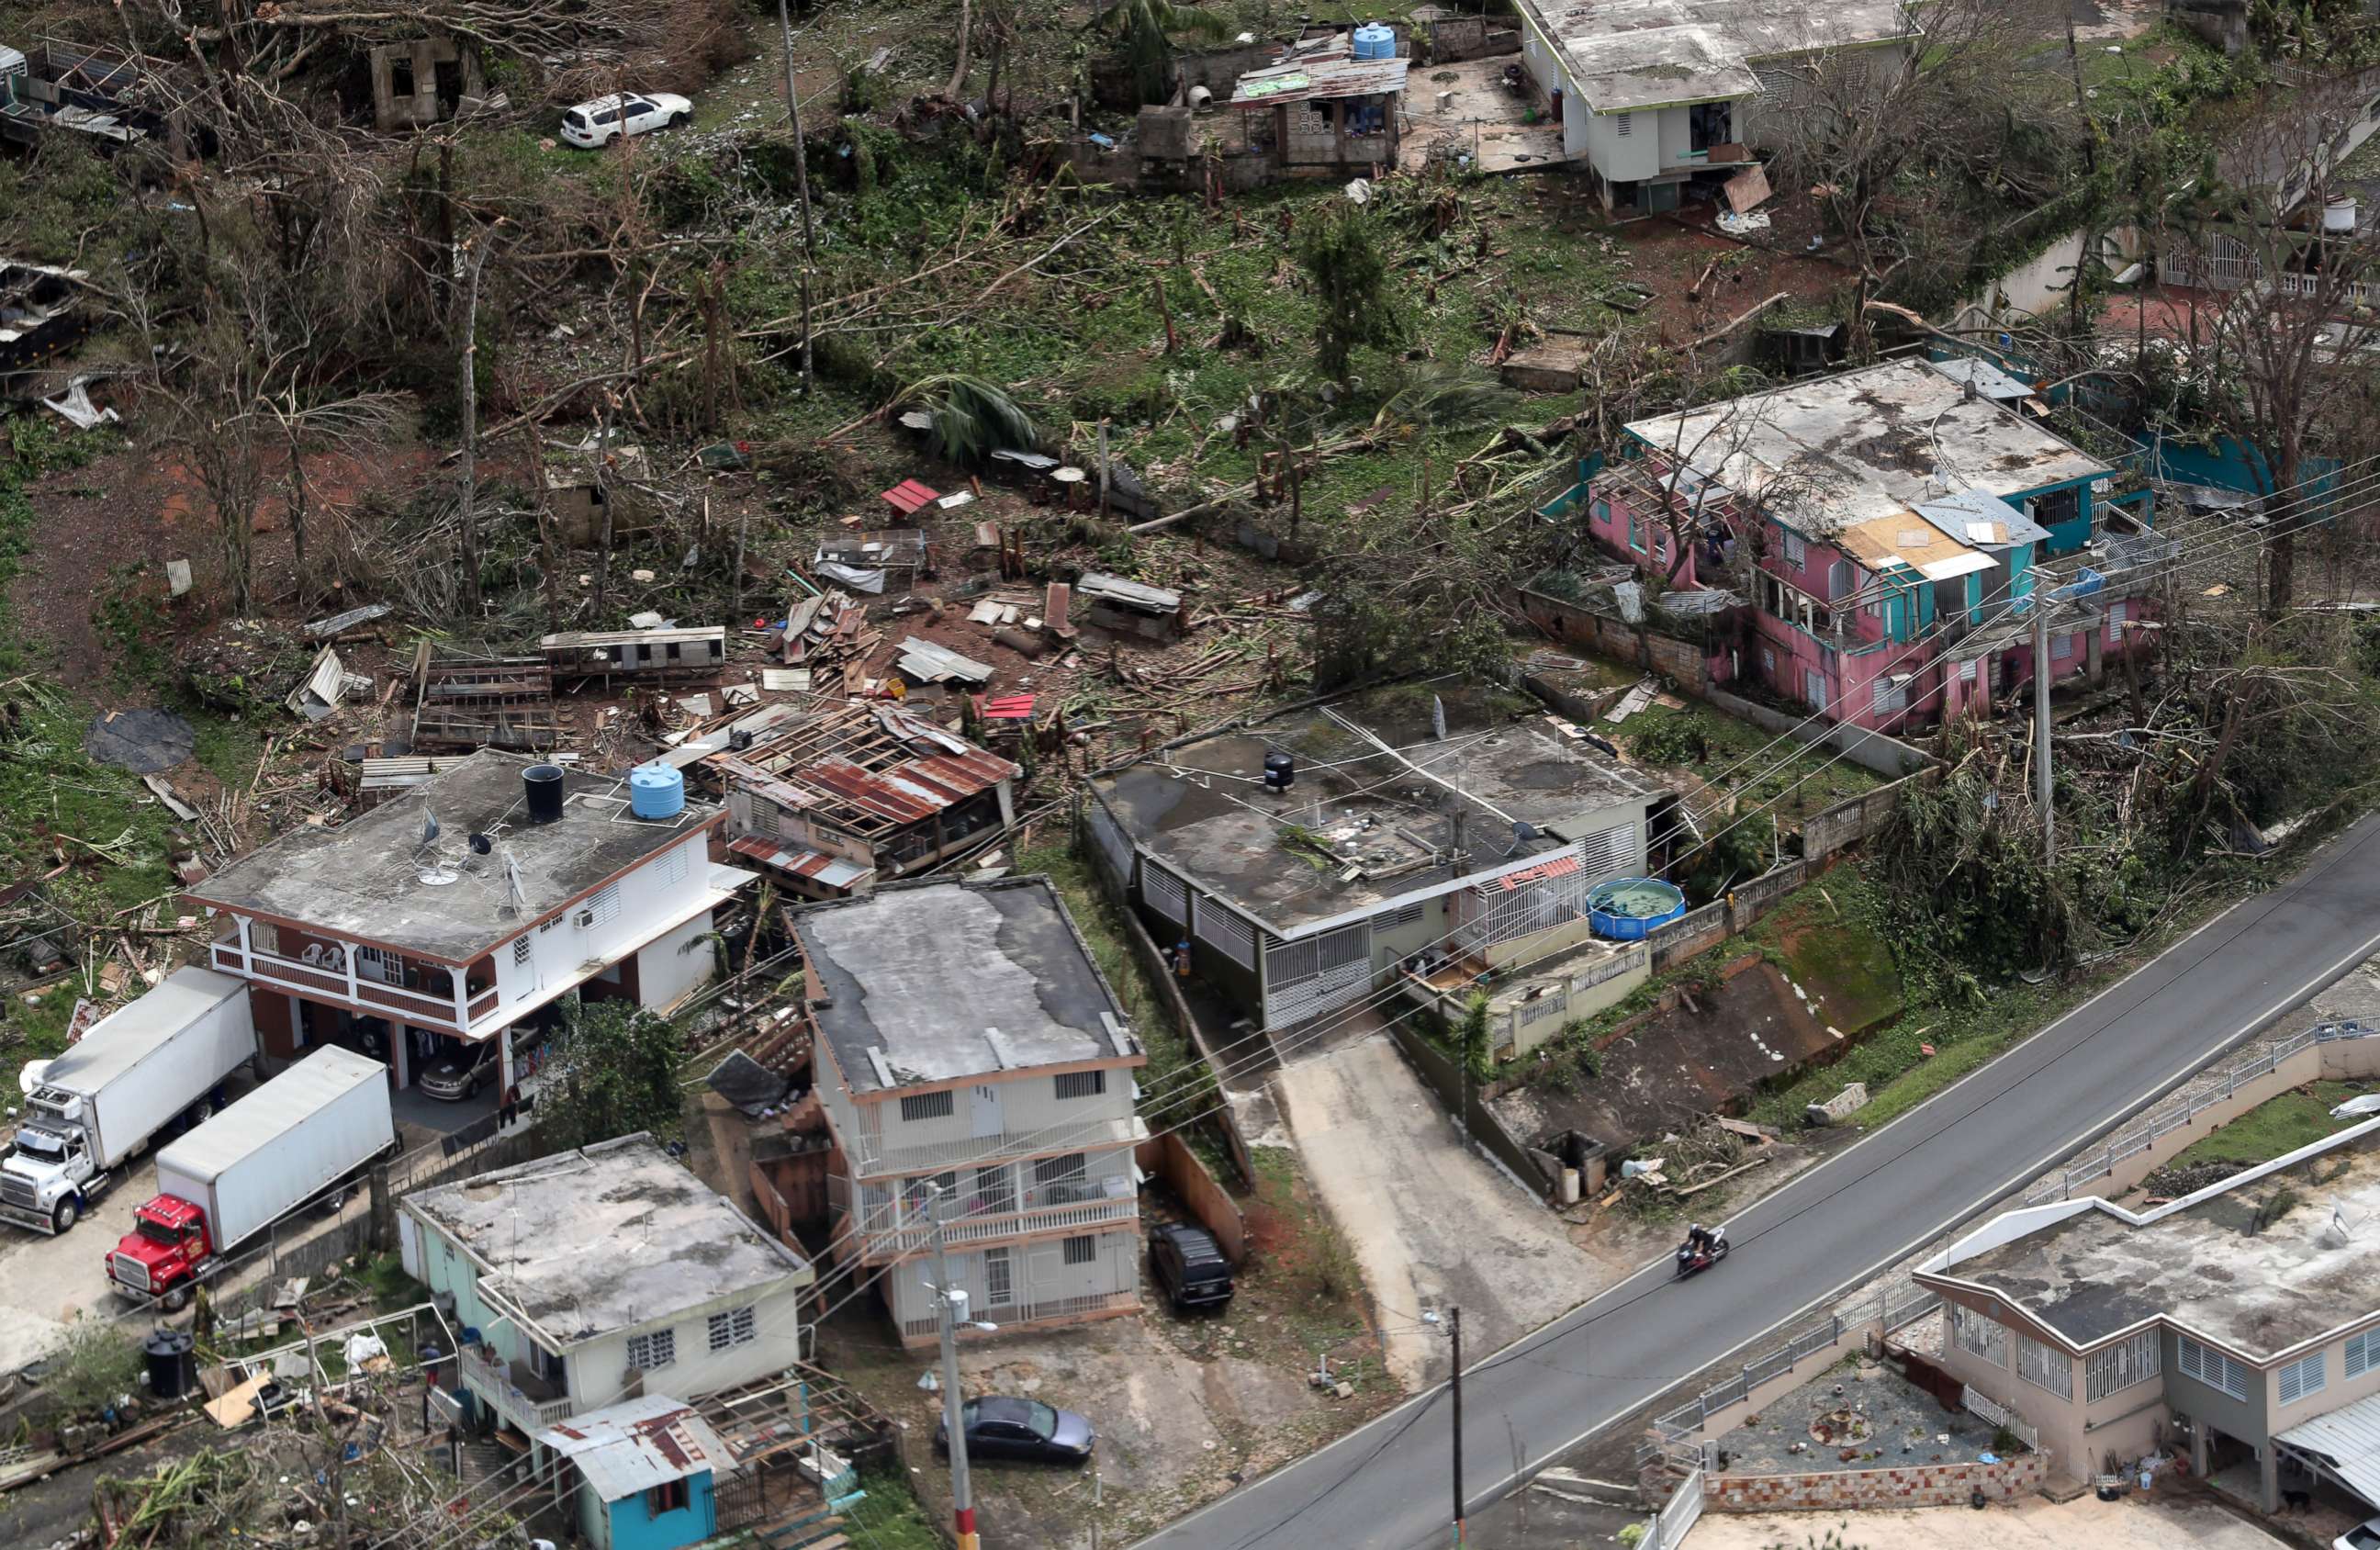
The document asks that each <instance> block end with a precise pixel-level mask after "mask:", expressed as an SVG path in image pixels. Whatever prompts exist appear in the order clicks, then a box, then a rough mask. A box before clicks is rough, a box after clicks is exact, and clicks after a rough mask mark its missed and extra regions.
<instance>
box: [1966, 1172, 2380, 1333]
mask: <svg viewBox="0 0 2380 1550" xmlns="http://www.w3.org/2000/svg"><path fill="white" fill-rule="evenodd" d="M2338 1160H2340V1161H2343V1162H2345V1163H2346V1165H2347V1168H2346V1171H2345V1172H2344V1173H2341V1174H2340V1175H2339V1176H2338V1177H2337V1178H2330V1177H2328V1176H2327V1172H2326V1170H2327V1169H2328V1168H2330V1167H2333V1166H2336V1164H2335V1163H2333V1161H2332V1159H2331V1158H2330V1157H2328V1156H2324V1157H2322V1158H2321V1159H2320V1163H2321V1169H2323V1171H2318V1172H2317V1173H2316V1174H2315V1177H2317V1178H2319V1179H2321V1180H2322V1181H2321V1182H2320V1183H2319V1184H2313V1183H2310V1182H2308V1181H2307V1180H2306V1179H2305V1178H2302V1177H2299V1176H2297V1175H2296V1174H2294V1173H2291V1172H2276V1173H2269V1174H2265V1175H2264V1176H2262V1177H2257V1178H2253V1179H2248V1180H2246V1181H2230V1182H2228V1183H2227V1184H2226V1185H2224V1186H2218V1187H2217V1188H2216V1190H2213V1191H2210V1192H2206V1193H2204V1195H2203V1196H2201V1197H2199V1198H2196V1199H2195V1200H2194V1202H2190V1203H2184V1204H2183V1205H2182V1208H2181V1209H2180V1210H2176V1211H2173V1212H2172V1213H2170V1214H2157V1215H2155V1216H2153V1217H2151V1218H2150V1219H2148V1220H2145V1221H2143V1220H2139V1219H2137V1218H2132V1217H2130V1216H2129V1214H2119V1213H2118V1212H2117V1211H2116V1210H2115V1209H2114V1208H2112V1207H2109V1206H2107V1205H2105V1204H2104V1203H2100V1202H2093V1203H2092V1208H2091V1209H2089V1210H2085V1211H2082V1212H2078V1213H2077V1214H2075V1215H2074V1216H2072V1217H2068V1218H2067V1219H2065V1220H2064V1221H2061V1222H2058V1223H2055V1224H2053V1225H2051V1226H2049V1227H2046V1228H2042V1229H2038V1230H2036V1231H2034V1232H2030V1233H2027V1234H2025V1235H2024V1236H2023V1237H2022V1238H2018V1239H2016V1240H2014V1241H2010V1242H2007V1243H2003V1244H2001V1245H1999V1246H1998V1247H1997V1248H1991V1249H1986V1250H1985V1251H1984V1252H1983V1253H1979V1254H1977V1255H1975V1256H1974V1257H1973V1258H1971V1259H1966V1260H1962V1261H1960V1262H1958V1263H1956V1264H1947V1265H1941V1266H1939V1269H1938V1273H1939V1274H1941V1275H1944V1276H1950V1277H1955V1278H1958V1279H1960V1280H1963V1281H1975V1282H1979V1283H1981V1284H1983V1285H1985V1286H1988V1287H1990V1288H1992V1289H1993V1290H1995V1291H1997V1292H1998V1293H1999V1294H2000V1295H2001V1297H2002V1298H2004V1299H2005V1300H2006V1301H2007V1302H2010V1303H2013V1304H2014V1305H2016V1306H2018V1307H2020V1308H2022V1309H2023V1310H2024V1311H2025V1312H2027V1313H2029V1314H2033V1315H2034V1317H2036V1318H2039V1319H2040V1320H2042V1321H2043V1322H2044V1323H2046V1324H2047V1325H2049V1326H2051V1327H2053V1328H2055V1329H2057V1330H2058V1332H2059V1333H2060V1334H2063V1335H2064V1336H2066V1337H2067V1338H2069V1339H2070V1340H2072V1341H2073V1342H2075V1343H2076V1344H2077V1345H2086V1344H2088V1343H2090V1342H2091V1341H2094V1340H2097V1339H2101V1338H2105V1337H2107V1336H2109V1335H2112V1334H2114V1333H2115V1332H2116V1331H2118V1330H2119V1329H2122V1328H2124V1327H2125V1326H2129V1325H2133V1324H2138V1323H2139V1322H2141V1321H2142V1320H2143V1319H2145V1318H2150V1317H2152V1316H2155V1315H2157V1314H2164V1315H2166V1316H2167V1317H2168V1318H2170V1319H2171V1320H2172V1321H2173V1322H2174V1323H2176V1324H2179V1325H2181V1326H2184V1327H2186V1328H2189V1329H2192V1330H2195V1331H2197V1332H2198V1333H2200V1334H2202V1335H2204V1336H2205V1337H2206V1338H2209V1339H2212V1340H2216V1341H2220V1342H2221V1343H2222V1344H2223V1345H2225V1346H2228V1347H2229V1348H2230V1349H2232V1350H2237V1351H2240V1352H2241V1353H2243V1354H2246V1355H2249V1356H2253V1357H2259V1358H2262V1357H2269V1356H2272V1355H2275V1354H2277V1353H2278V1352H2280V1351H2283V1350H2288V1349H2289V1348H2290V1347H2291V1346H2294V1345H2297V1344H2299V1343H2301V1341H2305V1340H2310V1339H2312V1338H2314V1337H2315V1336H2317V1335H2320V1334H2322V1333H2323V1332H2324V1331H2325V1330H2330V1329H2336V1328H2337V1327H2338V1326H2340V1325H2342V1324H2345V1323H2347V1322H2349V1321H2350V1320H2351V1319H2355V1318H2359V1317H2362V1316H2364V1315H2367V1314H2371V1313H2372V1312H2373V1311H2374V1309H2375V1308H2380V1230H2374V1228H2373V1226H2372V1225H2371V1224H2372V1223H2373V1221H2374V1217H2375V1216H2380V1151H2363V1152H2356V1151H2346V1150H2344V1149H2342V1153H2341V1154H2340V1156H2339V1159H2338ZM2284 1189H2289V1190H2291V1191H2293V1192H2294V1193H2296V1194H2297V1196H2298V1200H2297V1204H2296V1205H2293V1206H2291V1207H2290V1208H2289V1210H2288V1211H2286V1212H2284V1213H2283V1214H2282V1215H2281V1216H2280V1217H2277V1219H2275V1220H2273V1221H2271V1222H2268V1223H2266V1224H2265V1226H2264V1228H2263V1229H2262V1230H2260V1231H2252V1230H2251V1228H2252V1225H2253V1222H2254V1220H2255V1218H2256V1217H2257V1215H2258V1212H2259V1210H2260V1209H2261V1208H2263V1207H2265V1206H2266V1205H2268V1204H2269V1203H2270V1202H2271V1201H2272V1200H2273V1198H2274V1196H2276V1195H2277V1193H2280V1192H2281V1191H2282V1190H2284ZM2334 1207H2336V1209H2337V1211H2338V1215H2339V1217H2341V1218H2342V1219H2343V1220H2344V1221H2345V1222H2346V1224H2347V1228H2348V1230H2347V1231H2346V1232H2345V1233H2344V1234H2341V1233H2338V1232H2336V1231H2334V1230H2333V1229H2332V1226H2331V1219H2332V1214H2333V1209H2334Z"/></svg>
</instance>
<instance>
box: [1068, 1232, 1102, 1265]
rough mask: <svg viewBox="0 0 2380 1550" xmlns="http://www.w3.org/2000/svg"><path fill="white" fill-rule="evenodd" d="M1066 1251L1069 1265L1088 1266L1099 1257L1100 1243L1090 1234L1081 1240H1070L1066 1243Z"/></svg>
mask: <svg viewBox="0 0 2380 1550" xmlns="http://www.w3.org/2000/svg"><path fill="white" fill-rule="evenodd" d="M1065 1251H1066V1263H1067V1264H1069V1265H1088V1264H1090V1263H1091V1261H1093V1260H1095V1259H1097V1258H1099V1240H1098V1239H1096V1238H1094V1237H1092V1236H1091V1235H1090V1234H1088V1233H1085V1234H1083V1235H1082V1236H1081V1237H1079V1238H1069V1239H1067V1240H1066V1242H1065Z"/></svg>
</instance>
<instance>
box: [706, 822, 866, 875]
mask: <svg viewBox="0 0 2380 1550" xmlns="http://www.w3.org/2000/svg"><path fill="white" fill-rule="evenodd" d="M727 848H728V849H729V850H731V851H733V852H735V854H737V855H748V856H750V857H751V858H752V859H753V860H755V861H757V862H759V864H760V865H761V866H769V867H773V868H775V869H776V870H777V871H780V872H783V873H784V874H785V875H786V876H787V877H791V878H802V879H804V880H805V881H807V882H814V883H818V884H820V885H822V886H824V887H827V888H849V887H850V886H851V885H852V884H853V883H856V882H857V881H858V880H859V879H860V878H864V877H866V876H868V872H869V871H870V870H871V868H869V867H866V866H860V865H859V864H858V863H857V862H856V861H847V860H845V859H844V857H842V856H839V855H829V854H827V853H826V852H824V851H814V850H811V849H810V848H809V847H808V846H807V845H788V844H786V843H784V842H783V841H780V840H770V839H765V838H763V837H762V836H760V835H758V834H747V835H744V836H742V837H740V838H738V839H735V840H730V841H729V842H727Z"/></svg>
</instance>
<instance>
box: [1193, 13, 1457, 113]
mask: <svg viewBox="0 0 2380 1550" xmlns="http://www.w3.org/2000/svg"><path fill="white" fill-rule="evenodd" d="M1354 52H1355V51H1354V37H1353V34H1351V33H1346V32H1342V33H1340V34H1339V35H1338V36H1336V37H1332V38H1316V39H1313V40H1311V41H1309V42H1303V43H1293V44H1291V45H1290V46H1289V48H1288V50H1287V51H1286V52H1285V53H1284V54H1282V56H1281V63H1280V64H1278V65H1268V66H1266V67H1264V68H1262V69H1260V70H1250V71H1247V72H1246V73H1245V74H1244V75H1242V76H1241V77H1240V78H1239V79H1238V80H1236V81H1235V82H1233V86H1232V101H1231V104H1230V105H1231V106H1233V107H1235V108H1269V107H1280V106H1281V105H1283V104H1285V103H1312V102H1324V101H1328V100H1330V99H1332V98H1336V97H1377V96H1379V95H1381V94H1383V93H1392V92H1398V91H1403V90H1404V89H1405V71H1406V68H1407V67H1409V66H1410V65H1411V64H1412V61H1411V60H1407V59H1358V58H1356V57H1355V56H1354Z"/></svg>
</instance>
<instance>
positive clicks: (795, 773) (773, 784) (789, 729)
mask: <svg viewBox="0 0 2380 1550" xmlns="http://www.w3.org/2000/svg"><path fill="white" fill-rule="evenodd" d="M705 762H706V763H707V764H708V765H709V766H710V769H712V770H713V771H714V772H715V773H716V774H718V775H719V776H721V777H723V778H724V779H727V780H730V781H737V782H740V783H741V784H743V785H744V786H745V787H746V788H747V790H749V791H750V792H752V793H754V794H755V795H758V796H761V797H765V798H767V799H768V800H769V801H771V802H773V803H775V804H776V805H779V806H781V807H785V808H789V809H793V810H795V811H807V812H812V813H816V814H818V815H819V816H820V817H822V818H825V819H827V820H829V821H835V820H837V819H841V820H843V821H844V822H851V823H855V825H856V827H858V828H861V829H864V830H866V831H868V832H870V833H881V832H882V831H883V830H884V829H888V828H902V827H905V826H907V825H910V824H915V823H923V822H926V821H928V820H929V819H931V818H932V817H934V816H935V815H936V814H937V813H941V812H943V811H946V810H947V809H949V808H951V807H953V806H955V805H958V804H959V803H962V802H965V801H966V800H968V799H969V798H971V797H975V796H977V795H980V794H981V793H985V792H988V791H991V790H993V789H995V788H997V787H998V786H999V785H1000V783H1001V782H1002V781H1010V780H1014V779H1015V778H1016V777H1017V776H1018V775H1020V774H1022V773H1023V770H1022V769H1019V768H1018V767H1017V766H1016V765H1014V764H1013V763H1011V762H1010V761H1009V760H1007V759H1004V758H1002V757H1000V756H999V755H998V754H995V753H991V752H990V751H989V750H986V749H983V748H979V747H977V745H974V744H973V743H970V742H968V741H967V740H966V739H965V738H964V737H961V736H959V735H958V734H957V733H953V732H950V731H948V730H946V729H944V728H943V727H941V726H940V725H938V724H936V723H935V722H933V721H929V720H927V719H926V718H925V717H923V716H919V715H917V714H915V713H913V712H910V711H906V710H903V709H900V708H895V707H892V706H878V707H870V708H867V709H866V710H859V709H856V708H851V709H844V710H842V711H837V712H832V713H829V714H827V715H823V716H820V717H819V718H817V719H815V720H814V721H807V722H797V723H791V724H783V725H779V726H777V727H774V728H771V729H769V731H768V733H766V734H765V735H764V736H763V737H761V738H760V739H759V741H756V742H755V743H753V744H752V745H751V746H749V747H747V748H745V749H743V750H742V751H740V752H734V751H730V752H722V753H716V754H713V755H711V756H710V757H709V758H708V759H707V760H706V761H705ZM868 820H874V821H873V822H869V821H868Z"/></svg>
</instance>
